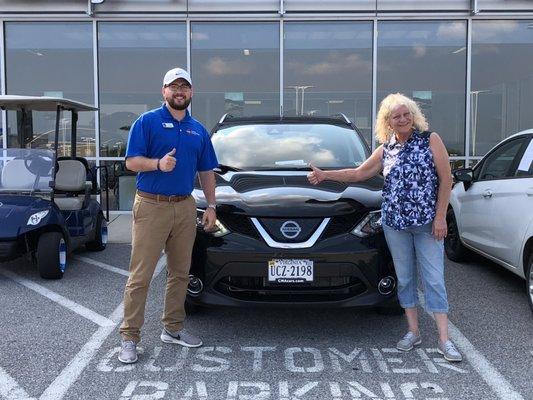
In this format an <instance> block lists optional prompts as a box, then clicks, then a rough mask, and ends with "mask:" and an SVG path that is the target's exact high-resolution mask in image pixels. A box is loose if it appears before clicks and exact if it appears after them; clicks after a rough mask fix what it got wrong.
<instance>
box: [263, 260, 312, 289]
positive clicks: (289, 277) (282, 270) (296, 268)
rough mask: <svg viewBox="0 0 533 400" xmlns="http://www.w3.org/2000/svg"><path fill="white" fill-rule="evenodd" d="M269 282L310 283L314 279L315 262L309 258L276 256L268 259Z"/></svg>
mask: <svg viewBox="0 0 533 400" xmlns="http://www.w3.org/2000/svg"><path fill="white" fill-rule="evenodd" d="M267 270H268V271H267V273H268V277H267V279H268V282H270V283H309V282H313V280H314V262H313V260H309V259H295V258H274V259H272V260H269V261H268V266H267Z"/></svg>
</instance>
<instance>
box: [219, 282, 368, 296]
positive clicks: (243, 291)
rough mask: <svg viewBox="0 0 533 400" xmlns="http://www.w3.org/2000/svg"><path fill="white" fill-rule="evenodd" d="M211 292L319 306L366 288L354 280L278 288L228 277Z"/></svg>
mask: <svg viewBox="0 0 533 400" xmlns="http://www.w3.org/2000/svg"><path fill="white" fill-rule="evenodd" d="M215 290H217V291H218V292H220V293H222V294H224V295H226V296H229V297H232V298H235V299H239V300H245V301H266V302H269V301H271V302H294V303H298V302H322V301H339V300H345V299H349V298H351V297H354V296H357V295H360V294H361V293H364V292H365V291H366V286H365V285H364V283H363V282H362V281H361V280H360V279H359V278H357V277H354V276H335V277H316V278H315V280H314V281H313V282H307V283H298V284H287V283H284V284H278V283H273V282H268V280H267V278H264V277H241V276H238V277H232V276H226V277H224V278H222V279H220V280H219V281H218V282H217V283H216V285H215Z"/></svg>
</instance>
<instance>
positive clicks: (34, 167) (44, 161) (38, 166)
mask: <svg viewBox="0 0 533 400" xmlns="http://www.w3.org/2000/svg"><path fill="white" fill-rule="evenodd" d="M24 166H25V167H26V169H27V170H28V171H30V172H31V173H32V174H33V175H36V176H37V177H46V176H52V166H53V160H52V159H51V158H50V156H48V155H43V154H39V153H30V154H28V155H27V156H26V157H25V158H24Z"/></svg>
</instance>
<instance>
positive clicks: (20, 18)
mask: <svg viewBox="0 0 533 400" xmlns="http://www.w3.org/2000/svg"><path fill="white" fill-rule="evenodd" d="M472 4H473V6H475V5H477V1H475V0H473V3H472ZM531 19H533V12H498V13H496V12H491V13H484V12H483V10H478V9H477V8H476V7H473V8H472V9H471V10H470V13H464V12H451V13H447V12H443V13H435V12H427V13H416V14H415V13H391V14H383V13H379V12H378V11H377V10H376V12H373V13H335V12H333V13H323V14H320V15H317V14H309V13H308V14H306V13H294V14H292V13H289V14H287V12H286V11H285V10H284V1H283V0H280V10H279V11H278V13H277V14H272V15H270V14H262V15H258V14H253V13H250V14H242V15H224V14H201V15H194V14H193V15H191V14H187V15H186V16H180V15H174V16H165V15H157V14H156V15H150V14H149V13H145V14H141V13H139V14H127V13H126V14H114V15H112V16H103V15H101V14H100V15H99V14H97V13H96V14H94V16H93V17H91V16H89V15H84V16H74V17H71V18H69V17H67V16H65V15H61V14H57V15H54V14H52V15H41V14H34V15H33V14H20V15H17V14H13V15H5V14H4V15H0V43H2V49H3V51H1V52H0V78H1V79H0V80H1V82H0V93H1V94H6V91H7V71H6V62H7V60H6V57H7V49H6V45H5V40H6V35H5V27H6V23H7V22H57V23H69V22H91V23H92V37H93V66H94V71H93V75H94V76H93V86H94V102H95V105H96V106H97V107H99V105H100V104H99V103H100V98H99V65H98V64H99V54H98V31H99V23H100V22H131V23H135V22H139V23H147V22H148V23H150V22H154V23H157V22H174V23H185V25H186V49H187V50H186V51H187V68H188V70H189V71H190V70H191V68H192V54H191V51H192V29H193V26H192V25H193V24H194V23H197V22H200V23H201V22H237V23H238V22H248V23H250V22H252V23H253V22H258V23H261V22H278V23H279V79H280V82H279V102H280V114H281V113H282V112H283V106H284V104H283V101H284V88H283V85H284V65H283V63H284V51H285V46H284V28H285V22H325V23H327V22H335V21H352V22H372V24H373V25H372V100H371V103H372V104H371V107H372V111H371V117H372V130H373V127H374V126H375V122H376V115H377V84H378V79H377V61H378V59H377V58H378V43H377V37H378V24H379V23H380V22H382V21H406V22H409V21H435V20H439V21H455V20H462V21H466V23H467V41H466V46H467V49H466V87H465V97H466V101H465V131H464V135H465V136H464V139H465V142H464V143H465V144H464V145H465V148H464V156H458V157H450V159H452V160H464V161H465V165H470V163H471V162H473V161H475V160H478V159H480V158H481V156H473V155H472V154H470V153H471V151H470V145H471V138H470V134H471V121H470V119H471V110H470V108H471V96H470V94H469V93H470V91H471V87H472V68H471V67H472V31H473V24H474V21H481V20H531ZM99 113H100V112H99V111H96V112H95V114H96V118H95V146H96V154H95V157H90V159H92V160H95V162H96V165H98V166H99V165H100V163H101V162H103V161H125V157H102V156H100V120H99V115H100V114H99ZM1 122H2V126H3V127H4V128H5V132H4V135H3V138H2V147H3V148H7V142H8V140H7V114H6V111H2V112H1ZM371 143H372V149H375V148H376V147H377V143H376V140H375V137H374V135H373V134H372V137H371ZM98 179H100V177H98ZM111 213H112V214H129V213H131V211H118V210H116V211H112V212H111Z"/></svg>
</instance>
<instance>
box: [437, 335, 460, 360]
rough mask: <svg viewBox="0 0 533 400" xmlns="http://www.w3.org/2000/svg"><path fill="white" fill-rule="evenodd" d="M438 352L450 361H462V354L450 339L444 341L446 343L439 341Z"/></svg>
mask: <svg viewBox="0 0 533 400" xmlns="http://www.w3.org/2000/svg"><path fill="white" fill-rule="evenodd" d="M437 351H438V352H439V354H442V355H443V356H444V359H445V360H447V361H451V362H459V361H463V356H462V355H461V353H459V350H457V348H456V347H455V345H454V344H453V343H452V342H451V340H448V341H446V343H440V342H439V347H438V348H437Z"/></svg>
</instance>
